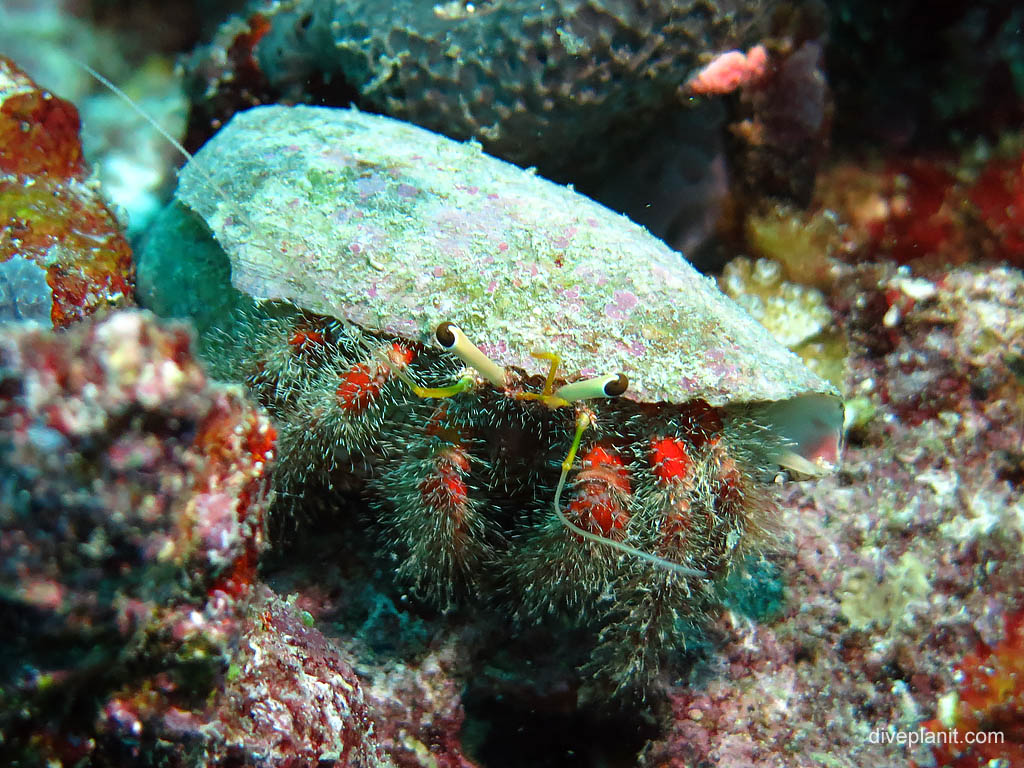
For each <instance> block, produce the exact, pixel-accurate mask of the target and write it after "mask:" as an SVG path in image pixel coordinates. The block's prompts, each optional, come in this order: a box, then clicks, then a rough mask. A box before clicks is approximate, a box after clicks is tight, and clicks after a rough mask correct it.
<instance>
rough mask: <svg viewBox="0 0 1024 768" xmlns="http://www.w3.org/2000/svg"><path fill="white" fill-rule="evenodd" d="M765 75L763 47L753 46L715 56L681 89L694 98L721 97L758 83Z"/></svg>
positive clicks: (766, 54) (766, 64)
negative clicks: (696, 96) (744, 51)
mask: <svg viewBox="0 0 1024 768" xmlns="http://www.w3.org/2000/svg"><path fill="white" fill-rule="evenodd" d="M767 72H768V51H767V50H765V47H764V46H763V45H755V46H754V47H753V48H751V49H750V50H749V51H747V52H746V53H743V52H742V51H728V52H726V53H720V54H718V56H716V57H715V58H714V59H712V60H711V61H710V62H708V63H707V64H705V65H704V66H703V67H702V68H701V69H700V70H698V71H697V73H696V74H694V76H693V77H691V78H690V79H689V80H688V81H687V82H686V85H685V86H684V87H685V89H686V91H687V92H688V93H691V94H693V95H700V96H709V95H723V94H726V93H732V92H733V91H736V90H738V89H740V88H742V87H744V86H747V85H751V84H756V83H758V82H759V81H760V80H762V79H763V78H764V76H765V75H766V74H767Z"/></svg>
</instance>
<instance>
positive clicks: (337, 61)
mask: <svg viewBox="0 0 1024 768" xmlns="http://www.w3.org/2000/svg"><path fill="white" fill-rule="evenodd" d="M760 5H761V4H759V3H754V2H729V3H686V4H680V3H667V2H655V3H651V4H645V5H637V4H632V5H631V4H625V5H623V4H613V3H604V2H598V1H597V0H587V2H582V3H564V4H560V3H548V4H545V5H543V6H538V5H537V4H535V3H526V2H501V3H489V2H488V3H482V4H475V3H463V2H452V3H441V4H436V5H431V4H424V3H417V2H413V1H412V0H408V1H405V2H400V3H391V4H388V5H381V4H379V3H377V2H372V1H367V2H356V3H352V2H337V1H336V0H292V1H291V2H286V3H276V4H273V5H271V6H267V7H264V8H261V9H260V11H259V13H258V15H257V16H255V17H253V18H251V19H250V21H249V24H248V29H243V28H242V25H241V24H239V22H237V21H232V22H229V27H228V30H230V31H227V32H226V33H222V35H221V36H220V39H219V40H218V42H217V43H216V44H214V46H213V47H212V48H211V50H209V51H206V52H204V54H203V55H202V56H200V57H197V58H196V59H195V60H194V61H193V62H192V64H191V65H190V68H191V69H192V71H193V73H194V74H193V77H192V81H193V84H192V86H191V90H192V92H193V94H194V99H195V101H196V112H195V113H194V117H193V124H194V125H195V123H196V122H197V121H198V122H200V123H206V122H208V121H209V120H211V119H214V118H215V119H216V120H217V121H218V123H220V122H224V121H226V119H227V118H228V117H230V114H231V112H234V111H235V110H237V109H238V108H239V107H238V104H239V102H242V103H245V97H246V96H247V95H248V96H249V98H252V97H253V96H259V94H260V90H259V86H257V85H255V84H254V83H253V78H251V77H249V76H243V77H240V78H236V72H237V71H239V70H240V71H241V72H245V73H251V72H252V66H251V65H252V64H253V63H255V64H256V65H257V66H258V70H259V73H260V74H261V75H262V82H263V83H265V86H263V90H268V89H269V90H270V91H271V92H272V93H276V94H279V97H280V96H283V97H285V98H287V99H291V100H298V101H304V100H307V99H309V98H311V97H318V98H320V99H321V100H322V102H321V103H327V104H333V105H337V106H346V105H347V104H348V103H349V102H350V101H352V100H353V99H355V100H357V103H358V104H359V105H360V106H361V107H363V108H367V109H374V110H376V111H381V112H384V113H386V114H388V115H391V116H394V117H398V118H401V119H403V120H408V121H410V122H412V123H416V124H418V125H422V126H423V127H425V128H429V129H431V130H435V131H438V132H440V133H443V134H446V135H448V136H451V137H453V138H457V139H467V138H476V139H477V140H478V141H480V142H482V143H483V145H484V147H485V148H486V150H487V151H488V152H489V153H491V154H494V155H497V156H498V157H502V158H504V159H507V160H510V161H512V162H515V163H517V164H519V165H523V166H531V165H532V166H537V167H538V168H539V169H540V170H541V171H542V172H543V173H544V174H545V175H547V176H549V177H554V178H563V177H565V176H566V172H567V170H570V169H578V168H579V167H580V166H586V165H593V164H594V161H595V155H601V154H605V153H607V152H609V149H614V147H608V146H607V145H608V144H609V142H611V143H612V144H613V145H614V144H615V143H621V137H622V136H623V135H625V134H630V133H632V134H635V133H636V131H635V130H634V127H635V126H637V125H642V124H643V123H645V122H656V121H657V120H656V118H655V119H654V120H651V119H650V118H652V117H653V116H654V115H656V114H658V113H659V112H665V113H669V112H671V110H672V109H673V108H675V109H678V108H679V107H678V104H679V97H678V96H677V93H676V92H677V89H679V88H680V86H682V85H683V83H684V82H685V80H686V78H687V75H688V74H689V73H690V71H691V70H693V69H694V68H695V67H696V65H697V63H698V61H699V58H698V57H699V56H700V55H701V54H705V53H709V54H714V53H718V52H719V51H720V50H723V49H728V48H730V47H732V46H734V45H735V44H737V43H738V42H743V38H746V37H748V36H749V35H750V31H751V26H752V24H753V22H754V21H755V15H756V14H758V13H762V12H763V10H762V9H761V8H760V7H759V6H760ZM228 41H230V42H228ZM238 46H241V47H243V48H245V49H247V50H250V51H251V55H250V56H246V57H244V58H241V57H238V56H234V55H227V56H224V51H227V50H232V49H234V50H237V47H238ZM219 62H224V63H225V64H226V65H227V69H226V71H225V70H224V65H223V64H220V63H219ZM236 67H237V68H238V69H237V70H236ZM236 83H237V84H236ZM233 90H234V91H235V93H234V95H229V94H230V93H231V92H232V91H233ZM246 91H248V92H249V93H248V94H247V93H246ZM225 102H226V103H227V104H230V105H231V112H225V111H223V106H222V105H224V104H225ZM250 103H251V102H250ZM597 164H598V165H601V166H602V167H607V163H604V162H599V163H597Z"/></svg>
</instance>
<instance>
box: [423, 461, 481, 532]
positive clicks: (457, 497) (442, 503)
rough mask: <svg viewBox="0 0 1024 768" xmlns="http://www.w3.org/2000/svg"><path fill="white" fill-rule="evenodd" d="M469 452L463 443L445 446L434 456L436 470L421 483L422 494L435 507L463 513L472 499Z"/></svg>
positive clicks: (440, 509)
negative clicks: (469, 485) (467, 478)
mask: <svg viewBox="0 0 1024 768" xmlns="http://www.w3.org/2000/svg"><path fill="white" fill-rule="evenodd" d="M468 474H469V456H467V454H466V450H465V449H464V448H463V447H462V446H460V445H452V446H450V447H448V448H444V449H443V450H442V451H441V452H440V453H438V454H437V456H436V457H435V458H434V472H433V473H432V474H430V475H428V476H427V477H426V478H424V479H423V481H422V482H421V483H420V494H421V495H422V497H423V501H424V503H425V504H426V505H427V506H428V507H430V508H431V509H434V510H437V511H439V512H444V513H446V514H452V513H457V514H459V516H460V517H461V513H462V511H463V510H464V508H465V505H466V502H467V501H468V499H469V489H468V487H467V486H466V480H465V478H466V475H468Z"/></svg>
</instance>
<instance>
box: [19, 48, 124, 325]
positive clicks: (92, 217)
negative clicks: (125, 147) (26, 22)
mask: <svg viewBox="0 0 1024 768" xmlns="http://www.w3.org/2000/svg"><path fill="white" fill-rule="evenodd" d="M78 130H79V119H78V110H77V109H75V107H74V105H73V104H71V103H69V102H67V101H64V100H63V99H60V98H58V97H57V96H54V95H53V94H51V93H49V92H48V91H44V90H42V89H41V88H39V87H38V86H36V84H35V83H34V82H32V80H31V79H29V78H28V76H26V75H25V74H24V73H23V72H22V71H21V70H19V69H18V68H17V67H16V66H15V65H14V64H13V63H12V62H11V61H10V60H9V59H6V58H3V57H0V267H2V268H3V278H2V279H3V282H4V283H6V284H7V285H8V286H13V285H15V283H17V285H18V286H20V287H18V288H17V289H16V291H15V293H17V294H22V293H27V294H28V296H29V298H19V299H17V300H12V299H9V298H6V297H5V299H4V301H3V302H0V306H3V307H4V308H5V309H7V310H8V311H9V312H10V314H8V315H6V316H5V317H4V318H3V319H21V318H31V319H36V320H41V319H42V317H41V312H40V311H39V309H40V307H41V305H42V304H43V302H45V301H46V289H45V288H44V287H43V285H42V279H41V277H40V276H39V275H35V274H33V270H32V266H31V265H35V266H36V267H38V268H39V271H43V270H45V282H46V286H47V287H48V289H49V295H50V298H49V304H50V309H49V320H50V321H51V322H52V324H53V326H54V327H56V328H62V327H65V326H67V325H69V324H71V323H73V322H75V321H77V320H80V319H81V318H83V317H85V316H87V315H90V314H92V313H94V312H97V311H101V310H105V309H108V308H110V307H121V306H127V305H130V304H132V303H133V300H132V292H133V287H134V280H135V268H134V264H133V263H132V255H131V250H130V249H129V247H128V242H127V240H125V237H124V235H123V233H122V228H121V225H120V223H119V222H118V221H117V219H116V218H115V217H114V215H113V214H112V213H111V212H110V210H109V209H108V208H107V206H106V204H105V203H104V202H103V199H102V198H101V197H100V196H99V194H98V193H97V192H96V190H95V188H94V187H93V186H92V185H91V184H90V183H89V181H88V176H89V171H88V168H87V167H86V165H85V162H84V160H83V159H82V145H81V142H80V140H79V136H78ZM9 290H10V289H7V290H5V293H8V292H9ZM29 306H32V307H35V308H34V309H28V307H29Z"/></svg>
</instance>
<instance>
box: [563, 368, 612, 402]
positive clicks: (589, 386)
mask: <svg viewBox="0 0 1024 768" xmlns="http://www.w3.org/2000/svg"><path fill="white" fill-rule="evenodd" d="M627 387H629V379H628V378H626V374H624V373H609V374H606V375H604V376H597V377H595V378H593V379H585V380H583V381H574V382H573V383H572V384H566V385H565V386H564V387H559V388H558V389H556V390H555V394H554V396H555V397H557V398H559V399H561V400H565V401H566V402H567V403H575V402H577V401H579V400H593V399H594V398H597V397H618V396H619V395H621V394H622V393H623V392H625V391H626V388H627Z"/></svg>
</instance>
